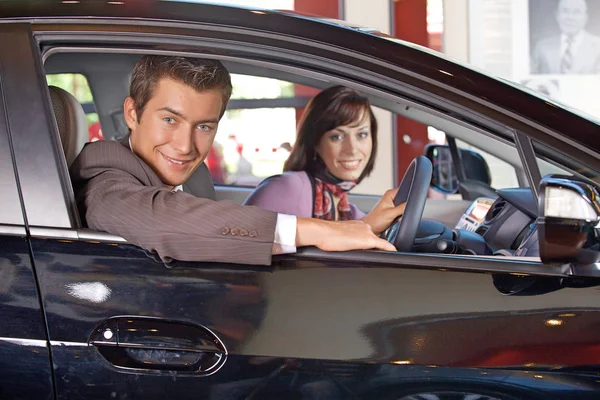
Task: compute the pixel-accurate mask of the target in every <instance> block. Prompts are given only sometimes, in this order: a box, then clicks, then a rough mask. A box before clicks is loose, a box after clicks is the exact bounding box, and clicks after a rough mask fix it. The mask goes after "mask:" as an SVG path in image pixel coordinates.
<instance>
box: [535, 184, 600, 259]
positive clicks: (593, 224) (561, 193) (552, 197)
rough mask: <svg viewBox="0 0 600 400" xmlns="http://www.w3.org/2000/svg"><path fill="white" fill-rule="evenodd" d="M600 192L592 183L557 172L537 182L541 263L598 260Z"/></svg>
mask: <svg viewBox="0 0 600 400" xmlns="http://www.w3.org/2000/svg"><path fill="white" fill-rule="evenodd" d="M599 198H600V193H599V191H598V188H597V187H596V185H594V184H593V183H591V182H589V181H586V180H584V179H579V178H575V177H569V176H561V175H547V176H545V177H544V178H543V179H542V181H541V182H540V191H539V215H538V234H539V241H540V242H539V244H540V257H541V259H542V261H543V262H545V263H552V262H562V263H578V264H593V263H596V262H598V261H599V260H600V247H599V245H600V240H599V234H600V200H599Z"/></svg>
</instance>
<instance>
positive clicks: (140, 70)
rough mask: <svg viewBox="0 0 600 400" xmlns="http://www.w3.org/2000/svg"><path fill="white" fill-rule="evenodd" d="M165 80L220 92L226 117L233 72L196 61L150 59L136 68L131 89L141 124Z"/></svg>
mask: <svg viewBox="0 0 600 400" xmlns="http://www.w3.org/2000/svg"><path fill="white" fill-rule="evenodd" d="M162 78H171V79H173V80H176V81H178V82H181V83H184V84H186V85H188V86H190V87H192V88H194V89H195V90H196V91H198V92H205V91H209V90H218V91H220V92H221V96H222V98H223V108H222V110H221V115H220V117H222V116H223V114H224V113H225V108H226V107H227V103H228V102H229V98H230V97H231V90H232V87H231V77H230V76H229V71H227V69H226V68H225V67H224V66H223V64H221V62H219V61H217V60H207V59H202V58H193V57H179V56H157V55H146V56H144V57H142V58H141V59H140V60H139V61H138V62H137V63H136V64H135V67H134V68H133V73H132V74H131V84H130V85H129V96H130V97H131V98H132V99H133V101H134V102H135V111H136V113H137V119H138V121H139V120H140V118H141V117H142V113H143V112H144V108H145V107H146V104H148V101H149V100H150V99H151V98H152V95H153V93H154V89H155V87H156V85H157V83H158V82H159V81H160V80H161V79H162Z"/></svg>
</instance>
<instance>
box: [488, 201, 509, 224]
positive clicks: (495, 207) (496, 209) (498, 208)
mask: <svg viewBox="0 0 600 400" xmlns="http://www.w3.org/2000/svg"><path fill="white" fill-rule="evenodd" d="M505 205H506V201H504V200H497V201H496V202H494V204H492V206H491V207H490V209H489V211H488V212H487V214H486V215H485V222H486V223H489V222H492V221H493V220H494V219H495V218H496V217H497V216H498V215H500V213H501V212H502V210H503V209H504V206H505Z"/></svg>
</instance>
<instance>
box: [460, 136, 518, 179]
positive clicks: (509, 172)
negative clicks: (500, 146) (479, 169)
mask: <svg viewBox="0 0 600 400" xmlns="http://www.w3.org/2000/svg"><path fill="white" fill-rule="evenodd" d="M490 140H492V139H490ZM456 145H457V146H458V147H459V148H463V149H468V150H472V151H474V152H476V153H478V154H479V155H481V157H483V159H484V160H485V161H486V163H487V165H488V167H489V169H490V175H491V178H492V182H491V186H492V187H493V188H494V189H506V188H516V187H519V180H518V178H517V171H516V169H515V167H514V166H513V165H511V164H509V163H508V162H506V161H504V160H502V159H500V158H499V157H497V156H495V155H492V154H490V153H488V152H486V151H484V150H482V149H480V148H478V147H476V146H474V145H472V144H469V143H467V142H464V141H462V140H457V141H456ZM513 150H514V154H512V155H513V156H516V157H517V158H516V159H517V160H518V159H519V158H518V156H519V155H518V153H517V149H515V148H513Z"/></svg>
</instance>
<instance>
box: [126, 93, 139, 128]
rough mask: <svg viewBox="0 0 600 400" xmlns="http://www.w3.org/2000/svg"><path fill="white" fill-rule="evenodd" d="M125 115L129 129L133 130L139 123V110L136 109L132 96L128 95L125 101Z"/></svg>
mask: <svg viewBox="0 0 600 400" xmlns="http://www.w3.org/2000/svg"><path fill="white" fill-rule="evenodd" d="M123 115H124V116H125V123H126V124H127V126H128V127H129V129H131V130H133V129H134V128H135V126H136V125H137V123H138V119H137V111H136V110H135V101H133V99H132V98H131V97H127V98H126V99H125V102H124V103H123Z"/></svg>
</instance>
